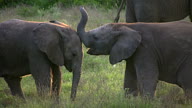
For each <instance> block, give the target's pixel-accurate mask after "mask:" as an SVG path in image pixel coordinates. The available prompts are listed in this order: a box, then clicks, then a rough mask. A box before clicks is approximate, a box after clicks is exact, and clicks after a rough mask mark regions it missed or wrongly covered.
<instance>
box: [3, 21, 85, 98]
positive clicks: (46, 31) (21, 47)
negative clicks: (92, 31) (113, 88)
mask: <svg viewBox="0 0 192 108" xmlns="http://www.w3.org/2000/svg"><path fill="white" fill-rule="evenodd" d="M81 62H82V47H81V41H80V39H79V37H78V36H77V33H76V31H74V30H73V29H71V28H70V27H69V26H68V25H65V24H53V23H43V22H30V21H22V20H17V19H15V20H9V21H5V22H2V23H0V77H3V78H4V79H5V81H6V82H7V84H8V86H9V87H10V89H11V92H12V94H13V95H18V96H20V97H22V98H24V95H23V92H22V90H21V86H20V81H21V79H22V76H24V75H28V74H32V76H33V78H34V79H35V83H36V86H37V90H38V93H39V94H40V95H44V94H49V93H50V91H52V93H53V94H55V95H56V96H58V95H59V92H60V88H61V72H60V69H59V66H62V65H64V66H65V67H66V68H67V69H68V70H69V71H70V72H71V71H73V83H72V91H71V92H72V93H71V97H72V98H73V99H74V97H75V94H76V89H77V85H78V82H79V79H80V73H81ZM51 81H52V83H51Z"/></svg>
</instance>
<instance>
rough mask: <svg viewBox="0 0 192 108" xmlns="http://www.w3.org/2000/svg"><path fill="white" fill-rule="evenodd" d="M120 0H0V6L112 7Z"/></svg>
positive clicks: (45, 7)
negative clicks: (59, 5)
mask: <svg viewBox="0 0 192 108" xmlns="http://www.w3.org/2000/svg"><path fill="white" fill-rule="evenodd" d="M120 1H121V0H0V7H5V6H15V5H17V4H26V5H30V6H38V7H39V8H41V9H48V8H50V7H52V6H53V5H54V4H56V3H57V4H61V5H63V6H64V7H71V6H74V5H92V6H99V7H104V8H112V7H116V6H117V5H119V4H120Z"/></svg>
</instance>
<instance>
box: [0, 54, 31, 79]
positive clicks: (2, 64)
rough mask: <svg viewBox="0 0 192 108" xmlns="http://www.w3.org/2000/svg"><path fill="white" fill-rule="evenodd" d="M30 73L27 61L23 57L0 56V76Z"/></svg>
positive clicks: (16, 75)
mask: <svg viewBox="0 0 192 108" xmlns="http://www.w3.org/2000/svg"><path fill="white" fill-rule="evenodd" d="M28 74H30V70H29V63H28V60H27V59H26V58H25V57H19V56H18V57H14V56H12V57H7V56H6V57H2V56H1V57H0V77H3V76H12V77H19V76H24V75H28Z"/></svg>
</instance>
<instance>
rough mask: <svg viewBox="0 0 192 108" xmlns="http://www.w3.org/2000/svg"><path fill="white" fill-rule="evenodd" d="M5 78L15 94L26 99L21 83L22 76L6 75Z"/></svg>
mask: <svg viewBox="0 0 192 108" xmlns="http://www.w3.org/2000/svg"><path fill="white" fill-rule="evenodd" d="M4 79H5V81H6V82H7V84H8V86H9V88H10V90H11V93H12V95H13V96H19V97H21V98H23V99H25V98H24V95H23V92H22V89H21V83H20V82H21V79H22V78H20V77H4Z"/></svg>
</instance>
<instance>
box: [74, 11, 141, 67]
mask: <svg viewBox="0 0 192 108" xmlns="http://www.w3.org/2000/svg"><path fill="white" fill-rule="evenodd" d="M80 12H81V15H82V17H81V20H80V22H79V24H78V26H77V33H78V35H79V36H80V38H81V40H82V42H83V43H84V44H85V46H86V47H88V48H90V49H89V50H88V52H87V53H88V54H91V55H110V57H109V60H110V63H111V64H115V63H117V62H120V61H122V60H124V59H127V58H129V57H130V56H131V55H132V54H133V53H134V52H135V50H136V48H137V47H138V45H139V44H140V42H141V35H140V34H139V33H138V32H137V31H135V30H133V29H131V28H129V27H127V26H126V24H113V23H112V24H106V25H103V26H101V27H98V28H96V29H93V30H90V31H88V32H85V26H86V23H87V20H88V15H87V12H86V10H85V9H84V8H80Z"/></svg>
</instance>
